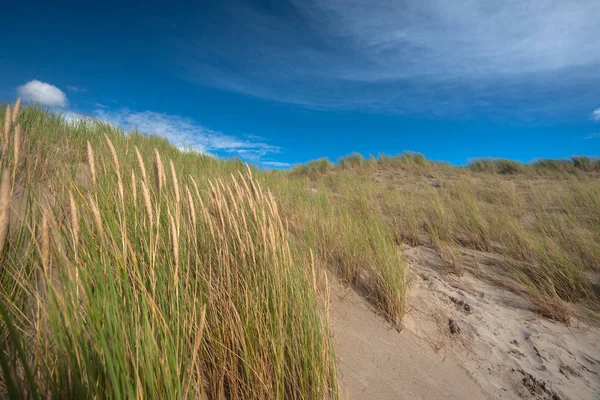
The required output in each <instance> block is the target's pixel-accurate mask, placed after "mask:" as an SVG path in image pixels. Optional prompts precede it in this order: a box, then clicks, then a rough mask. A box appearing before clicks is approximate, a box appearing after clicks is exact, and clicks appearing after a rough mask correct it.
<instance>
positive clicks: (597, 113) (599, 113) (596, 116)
mask: <svg viewBox="0 0 600 400" xmlns="http://www.w3.org/2000/svg"><path fill="white" fill-rule="evenodd" d="M592 119H593V120H594V121H600V107H599V108H596V109H595V110H594V111H592Z"/></svg>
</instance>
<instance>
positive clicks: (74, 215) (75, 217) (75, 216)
mask: <svg viewBox="0 0 600 400" xmlns="http://www.w3.org/2000/svg"><path fill="white" fill-rule="evenodd" d="M69 204H70V206H71V234H72V235H73V248H75V249H76V248H77V241H78V240H79V212H78V211H77V203H76V202H75V197H74V196H73V192H71V191H69Z"/></svg>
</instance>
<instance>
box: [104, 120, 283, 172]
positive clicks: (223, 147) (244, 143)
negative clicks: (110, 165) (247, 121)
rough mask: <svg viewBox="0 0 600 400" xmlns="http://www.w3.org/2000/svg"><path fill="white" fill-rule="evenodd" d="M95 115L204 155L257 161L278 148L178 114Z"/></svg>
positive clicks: (255, 138) (127, 128)
mask: <svg viewBox="0 0 600 400" xmlns="http://www.w3.org/2000/svg"><path fill="white" fill-rule="evenodd" d="M95 114H96V116H97V117H98V118H100V119H103V120H105V121H107V122H109V123H112V124H114V125H117V126H120V127H122V128H123V129H125V130H133V129H136V130H138V131H140V132H142V133H146V134H153V135H157V136H163V137H166V138H167V139H169V141H170V142H171V143H172V144H174V145H175V146H177V147H179V148H189V149H192V150H195V151H200V152H203V153H209V154H211V153H213V154H223V153H224V154H226V155H230V156H231V155H237V156H240V157H243V158H246V159H249V160H258V159H259V158H260V157H261V156H264V155H266V154H269V153H278V152H279V148H278V147H276V146H271V145H269V144H266V143H263V142H261V141H259V138H257V137H251V139H250V138H246V139H243V138H238V137H234V136H228V135H225V134H223V133H221V132H217V131H214V130H211V129H208V128H206V127H203V126H202V125H199V124H198V123H196V122H195V121H194V120H192V119H190V118H186V117H182V116H179V115H171V114H165V113H157V112H154V111H143V112H136V111H132V110H129V109H127V108H122V109H119V110H115V111H111V110H106V109H99V110H96V111H95Z"/></svg>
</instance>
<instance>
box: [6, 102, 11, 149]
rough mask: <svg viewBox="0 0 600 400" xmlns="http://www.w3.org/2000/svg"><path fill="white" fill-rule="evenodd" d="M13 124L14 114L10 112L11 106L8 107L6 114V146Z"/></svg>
mask: <svg viewBox="0 0 600 400" xmlns="http://www.w3.org/2000/svg"><path fill="white" fill-rule="evenodd" d="M11 122H12V114H11V112H10V104H9V105H7V106H6V113H5V114H4V140H5V146H6V145H8V138H9V133H10V125H11Z"/></svg>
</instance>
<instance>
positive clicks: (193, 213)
mask: <svg viewBox="0 0 600 400" xmlns="http://www.w3.org/2000/svg"><path fill="white" fill-rule="evenodd" d="M185 193H186V199H187V204H188V209H189V214H190V218H191V222H192V226H193V227H194V231H196V224H197V221H196V218H197V216H196V207H195V206H194V200H193V199H192V192H190V188H189V187H188V186H187V185H185Z"/></svg>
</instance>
